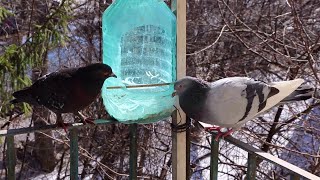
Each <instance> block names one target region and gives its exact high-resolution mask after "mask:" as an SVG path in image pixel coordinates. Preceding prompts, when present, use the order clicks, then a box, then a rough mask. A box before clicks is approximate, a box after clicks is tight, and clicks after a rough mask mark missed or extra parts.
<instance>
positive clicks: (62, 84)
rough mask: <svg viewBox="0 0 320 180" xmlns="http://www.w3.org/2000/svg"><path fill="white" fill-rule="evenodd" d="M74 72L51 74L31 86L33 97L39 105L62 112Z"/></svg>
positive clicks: (69, 91)
mask: <svg viewBox="0 0 320 180" xmlns="http://www.w3.org/2000/svg"><path fill="white" fill-rule="evenodd" d="M73 73H74V70H72V69H71V70H69V71H60V72H53V73H50V74H48V75H45V76H43V77H41V78H39V79H38V80H37V81H36V82H35V83H34V84H33V85H32V89H33V97H34V98H35V99H36V101H37V102H38V103H39V104H40V105H44V106H46V107H47V108H49V109H50V110H52V111H54V112H62V111H63V109H64V106H65V104H66V101H67V99H68V96H70V93H71V90H72V89H71V88H72V83H73V80H72V79H73Z"/></svg>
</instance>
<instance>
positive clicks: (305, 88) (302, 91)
mask: <svg viewBox="0 0 320 180" xmlns="http://www.w3.org/2000/svg"><path fill="white" fill-rule="evenodd" d="M314 92H315V89H314V88H313V87H312V86H310V85H307V84H303V85H300V86H299V87H298V88H297V89H296V90H295V91H293V92H292V93H291V94H290V95H289V96H287V97H286V98H284V99H283V100H281V101H280V103H288V102H293V101H302V100H307V99H310V98H312V96H313V94H314Z"/></svg>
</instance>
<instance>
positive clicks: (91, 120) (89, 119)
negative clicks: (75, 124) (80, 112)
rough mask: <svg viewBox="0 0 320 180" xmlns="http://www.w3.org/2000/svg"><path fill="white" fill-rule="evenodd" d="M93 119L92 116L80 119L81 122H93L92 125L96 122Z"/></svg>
mask: <svg viewBox="0 0 320 180" xmlns="http://www.w3.org/2000/svg"><path fill="white" fill-rule="evenodd" d="M94 120H95V119H93V118H84V119H82V118H81V122H82V123H83V124H87V123H88V124H93V125H95V124H96V123H95V122H94Z"/></svg>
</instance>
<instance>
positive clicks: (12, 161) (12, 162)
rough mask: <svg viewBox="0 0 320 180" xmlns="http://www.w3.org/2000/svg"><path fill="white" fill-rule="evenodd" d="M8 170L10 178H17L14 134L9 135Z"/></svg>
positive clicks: (10, 179)
mask: <svg viewBox="0 0 320 180" xmlns="http://www.w3.org/2000/svg"><path fill="white" fill-rule="evenodd" d="M6 155H7V172H8V176H7V177H8V180H15V179H16V177H15V175H16V174H15V166H16V150H15V148H14V136H7V152H6Z"/></svg>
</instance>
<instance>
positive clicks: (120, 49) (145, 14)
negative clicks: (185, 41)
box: [102, 0, 176, 123]
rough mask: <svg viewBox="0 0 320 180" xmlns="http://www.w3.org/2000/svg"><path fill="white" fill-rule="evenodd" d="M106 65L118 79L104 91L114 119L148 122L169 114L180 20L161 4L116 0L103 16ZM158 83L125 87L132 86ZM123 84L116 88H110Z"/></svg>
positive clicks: (158, 0) (148, 0) (153, 0)
mask: <svg viewBox="0 0 320 180" xmlns="http://www.w3.org/2000/svg"><path fill="white" fill-rule="evenodd" d="M102 30H103V63H105V64H108V65H110V66H111V67H112V69H113V72H114V73H115V74H116V75H117V76H118V78H117V79H115V78H109V79H107V80H106V82H105V84H104V86H103V88H102V97H103V102H104V105H105V107H106V109H107V111H108V113H109V114H110V115H112V116H113V117H114V118H116V119H118V120H119V121H121V122H123V123H133V122H139V123H149V122H154V121H158V120H161V119H163V118H165V117H168V116H170V115H171V113H172V111H173V110H174V108H173V105H174V98H172V97H171V94H172V92H173V84H171V85H165V86H157V84H162V83H172V82H174V81H175V80H176V59H175V58H176V18H175V16H174V14H173V13H172V12H171V10H170V9H169V7H168V6H167V5H166V4H165V3H164V2H163V1H161V0H116V1H115V2H114V3H113V4H112V5H110V6H109V7H108V9H107V10H106V11H105V12H104V13H103V17H102ZM145 84H149V85H155V86H151V87H140V88H125V86H128V85H131V86H132V85H145ZM115 86H121V87H122V88H118V89H107V87H115Z"/></svg>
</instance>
